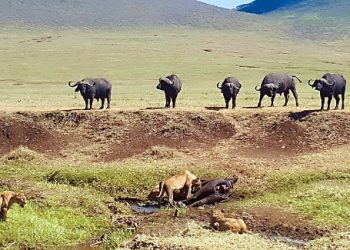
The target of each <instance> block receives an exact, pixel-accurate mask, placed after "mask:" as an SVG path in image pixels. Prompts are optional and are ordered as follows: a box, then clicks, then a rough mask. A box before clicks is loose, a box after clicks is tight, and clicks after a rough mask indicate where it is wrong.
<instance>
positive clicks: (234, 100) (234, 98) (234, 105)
mask: <svg viewBox="0 0 350 250" xmlns="http://www.w3.org/2000/svg"><path fill="white" fill-rule="evenodd" d="M232 108H233V109H235V108H236V96H233V97H232Z"/></svg>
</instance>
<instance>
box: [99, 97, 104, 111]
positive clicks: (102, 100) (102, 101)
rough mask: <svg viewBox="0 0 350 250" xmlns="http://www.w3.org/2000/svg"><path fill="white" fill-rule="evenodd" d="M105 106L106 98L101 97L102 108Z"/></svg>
mask: <svg viewBox="0 0 350 250" xmlns="http://www.w3.org/2000/svg"><path fill="white" fill-rule="evenodd" d="M104 106H105V98H101V107H100V109H103V107H104Z"/></svg>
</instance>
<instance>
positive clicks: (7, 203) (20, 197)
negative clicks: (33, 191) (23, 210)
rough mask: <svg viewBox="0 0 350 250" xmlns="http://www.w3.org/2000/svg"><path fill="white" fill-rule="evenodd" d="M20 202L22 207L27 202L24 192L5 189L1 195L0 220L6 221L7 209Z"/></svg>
mask: <svg viewBox="0 0 350 250" xmlns="http://www.w3.org/2000/svg"><path fill="white" fill-rule="evenodd" d="M15 203H18V204H19V205H20V206H21V207H24V206H25V205H26V204H27V199H26V197H25V195H24V193H15V192H11V191H4V192H2V193H1V195H0V221H6V217H7V211H8V210H9V209H10V208H11V207H12V205H13V204H15Z"/></svg>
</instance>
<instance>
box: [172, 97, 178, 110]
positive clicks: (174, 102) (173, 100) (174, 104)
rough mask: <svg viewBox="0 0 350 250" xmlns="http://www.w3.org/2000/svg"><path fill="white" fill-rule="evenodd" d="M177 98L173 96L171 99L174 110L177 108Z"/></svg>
mask: <svg viewBox="0 0 350 250" xmlns="http://www.w3.org/2000/svg"><path fill="white" fill-rule="evenodd" d="M176 98H177V96H173V97H172V98H171V99H172V102H173V108H175V106H176Z"/></svg>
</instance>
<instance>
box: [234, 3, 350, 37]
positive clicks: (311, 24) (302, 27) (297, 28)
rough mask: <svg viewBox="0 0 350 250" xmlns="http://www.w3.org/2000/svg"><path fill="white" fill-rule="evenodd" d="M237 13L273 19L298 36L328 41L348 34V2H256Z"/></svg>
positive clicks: (349, 5)
mask: <svg viewBox="0 0 350 250" xmlns="http://www.w3.org/2000/svg"><path fill="white" fill-rule="evenodd" d="M237 10H239V11H245V12H250V13H256V14H268V16H269V17H270V18H271V19H272V20H278V21H279V22H282V23H284V24H288V25H289V27H291V29H289V31H290V32H292V33H295V34H298V35H299V36H300V35H301V36H304V37H311V38H315V37H317V36H320V35H323V38H325V39H329V38H330V37H332V36H336V38H339V36H348V35H349V34H350V15H349V12H350V1H349V0H281V1H275V0H256V1H254V2H252V3H250V4H246V5H241V6H239V7H237ZM327 36H328V37H327Z"/></svg>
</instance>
